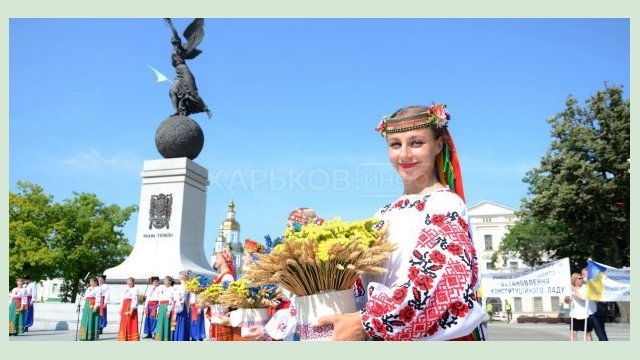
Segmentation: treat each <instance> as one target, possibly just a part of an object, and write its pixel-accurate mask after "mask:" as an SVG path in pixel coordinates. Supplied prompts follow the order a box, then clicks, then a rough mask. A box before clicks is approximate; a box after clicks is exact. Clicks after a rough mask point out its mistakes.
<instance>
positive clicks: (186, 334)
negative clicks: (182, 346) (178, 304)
mask: <svg viewBox="0 0 640 360" xmlns="http://www.w3.org/2000/svg"><path fill="white" fill-rule="evenodd" d="M189 330H191V319H190V317H189V307H188V306H185V307H184V309H183V310H182V312H180V313H178V314H176V330H175V331H174V332H173V336H172V337H171V340H173V341H189V340H191V337H190V331H189Z"/></svg>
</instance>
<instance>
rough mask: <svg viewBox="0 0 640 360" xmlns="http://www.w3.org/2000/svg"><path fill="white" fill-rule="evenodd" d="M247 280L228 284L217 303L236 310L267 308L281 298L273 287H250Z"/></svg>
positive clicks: (279, 292) (279, 293) (266, 285)
mask: <svg viewBox="0 0 640 360" xmlns="http://www.w3.org/2000/svg"><path fill="white" fill-rule="evenodd" d="M252 285H253V284H251V283H250V282H249V281H248V280H246V279H240V280H238V281H234V282H232V283H230V284H229V287H228V288H227V290H226V291H225V292H224V293H222V294H221V295H220V296H219V297H218V301H219V302H220V303H221V304H223V305H225V306H227V307H235V308H238V309H255V308H268V307H270V306H275V301H276V300H277V299H278V298H279V297H281V296H282V294H281V291H280V289H278V288H277V287H276V286H275V285H270V284H264V285H261V286H252Z"/></svg>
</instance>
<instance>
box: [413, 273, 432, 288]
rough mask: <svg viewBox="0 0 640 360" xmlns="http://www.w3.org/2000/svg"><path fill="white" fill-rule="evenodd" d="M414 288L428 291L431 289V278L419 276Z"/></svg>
mask: <svg viewBox="0 0 640 360" xmlns="http://www.w3.org/2000/svg"><path fill="white" fill-rule="evenodd" d="M415 283H416V286H417V287H418V289H420V290H429V289H431V288H432V287H433V278H432V277H431V276H429V275H424V274H421V275H420V276H418V278H417V279H416V280H415Z"/></svg>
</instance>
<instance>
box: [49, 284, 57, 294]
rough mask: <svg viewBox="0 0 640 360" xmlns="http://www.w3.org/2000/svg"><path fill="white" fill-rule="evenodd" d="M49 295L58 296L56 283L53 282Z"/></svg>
mask: <svg viewBox="0 0 640 360" xmlns="http://www.w3.org/2000/svg"><path fill="white" fill-rule="evenodd" d="M51 295H53V296H54V297H57V296H58V284H53V287H52V289H51Z"/></svg>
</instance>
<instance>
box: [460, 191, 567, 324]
mask: <svg viewBox="0 0 640 360" xmlns="http://www.w3.org/2000/svg"><path fill="white" fill-rule="evenodd" d="M469 220H470V222H471V231H472V234H473V239H474V245H475V248H476V252H477V256H478V265H479V269H480V273H481V274H482V273H484V272H487V271H499V272H515V271H519V270H524V269H527V268H529V266H527V265H526V264H525V263H524V262H522V260H521V259H520V258H519V257H518V255H517V254H513V255H511V256H505V257H502V256H498V257H497V261H496V262H495V263H494V262H493V261H492V257H493V254H494V253H495V252H496V251H497V250H498V249H499V248H500V243H501V242H502V239H504V237H505V235H507V233H509V229H510V227H511V226H513V225H514V224H515V223H516V222H517V221H518V218H517V216H516V210H515V209H513V208H510V207H508V206H505V205H501V204H497V203H495V202H492V201H489V200H483V201H481V202H479V203H477V204H475V205H473V206H471V207H469ZM505 300H507V301H509V303H510V304H511V311H512V314H513V318H514V319H516V318H517V317H518V316H519V315H527V316H533V315H535V316H547V317H556V316H557V315H558V313H559V312H561V311H563V309H566V308H567V305H566V304H564V298H561V297H559V296H549V297H542V296H539V297H534V298H530V297H524V298H521V297H503V298H488V299H483V301H484V304H485V305H486V304H487V303H491V304H492V305H493V310H494V311H500V312H503V313H504V311H503V310H504V304H505Z"/></svg>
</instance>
